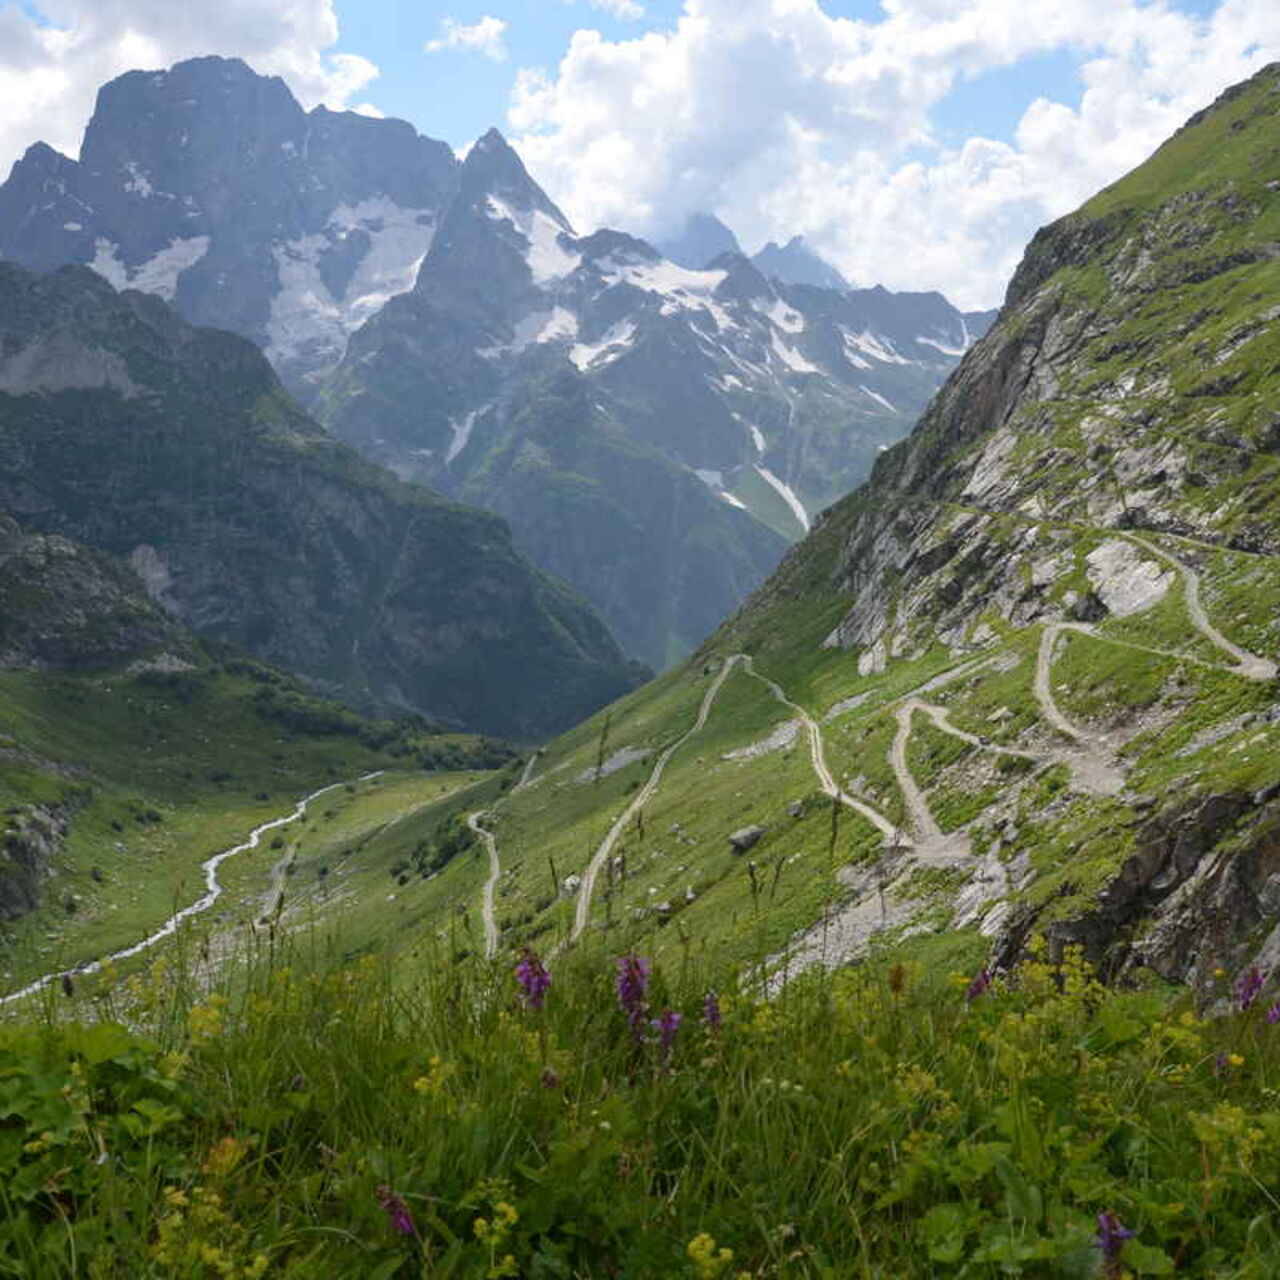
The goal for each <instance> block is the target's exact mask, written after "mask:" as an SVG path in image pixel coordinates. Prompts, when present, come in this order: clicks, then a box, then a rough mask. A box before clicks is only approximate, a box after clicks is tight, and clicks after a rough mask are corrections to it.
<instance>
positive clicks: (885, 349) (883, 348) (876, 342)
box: [841, 329, 911, 364]
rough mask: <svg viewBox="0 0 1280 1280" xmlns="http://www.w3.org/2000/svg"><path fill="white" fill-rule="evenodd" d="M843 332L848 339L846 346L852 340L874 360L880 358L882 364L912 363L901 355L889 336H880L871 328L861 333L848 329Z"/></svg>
mask: <svg viewBox="0 0 1280 1280" xmlns="http://www.w3.org/2000/svg"><path fill="white" fill-rule="evenodd" d="M841 332H842V333H843V334H844V335H845V338H846V339H847V340H848V341H847V342H846V347H847V346H848V344H849V343H850V342H851V343H852V344H853V345H854V346H855V347H856V348H857V349H858V350H859V351H861V352H863V353H864V354H865V355H868V356H870V357H871V359H872V360H879V361H880V362H881V363H882V364H910V363H911V361H910V360H907V359H905V358H904V357H903V356H900V355H899V354H898V353H897V352H896V351H895V350H894V349H893V343H891V342H890V341H889V340H888V339H887V338H878V337H877V336H876V335H875V334H874V333H872V332H871V330H870V329H864V330H863V331H862V332H861V333H850V332H849V331H848V330H847V329H842V330H841Z"/></svg>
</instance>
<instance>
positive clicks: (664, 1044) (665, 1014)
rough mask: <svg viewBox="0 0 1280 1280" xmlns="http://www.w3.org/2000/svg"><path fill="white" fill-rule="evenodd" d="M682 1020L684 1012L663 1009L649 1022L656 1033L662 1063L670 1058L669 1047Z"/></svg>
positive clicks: (673, 1041) (674, 1039)
mask: <svg viewBox="0 0 1280 1280" xmlns="http://www.w3.org/2000/svg"><path fill="white" fill-rule="evenodd" d="M683 1021H684V1014H682V1013H676V1012H675V1011H674V1010H671V1009H663V1011H662V1016H661V1017H660V1018H654V1020H653V1021H652V1022H651V1023H650V1024H649V1025H650V1026H652V1027H653V1029H654V1030H655V1031H656V1032H657V1033H658V1051H659V1053H660V1054H661V1056H662V1061H663V1063H664V1064H665V1063H667V1062H669V1061H670V1060H671V1047H672V1045H674V1044H675V1041H676V1032H677V1031H679V1030H680V1024H681V1023H682V1022H683Z"/></svg>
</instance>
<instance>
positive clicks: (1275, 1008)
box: [1267, 1000, 1280, 1027]
mask: <svg viewBox="0 0 1280 1280" xmlns="http://www.w3.org/2000/svg"><path fill="white" fill-rule="evenodd" d="M1267 1021H1268V1022H1269V1023H1270V1024H1271V1025H1272V1026H1273V1027H1274V1026H1275V1024H1276V1023H1277V1022H1280V1000H1277V1001H1276V1002H1275V1004H1273V1005H1272V1006H1271V1008H1270V1009H1268V1010H1267Z"/></svg>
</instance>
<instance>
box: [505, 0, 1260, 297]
mask: <svg viewBox="0 0 1280 1280" xmlns="http://www.w3.org/2000/svg"><path fill="white" fill-rule="evenodd" d="M1034 8H1035V12H1034V17H1032V15H1031V13H1030V6H1029V5H1028V4H1027V2H1026V0H882V9H883V11H884V16H883V17H882V18H880V19H879V20H878V21H855V20H852V19H843V18H833V17H831V16H830V15H829V14H828V13H827V12H825V11H824V10H823V8H822V7H821V5H820V4H819V2H818V0H685V5H684V10H683V13H682V15H681V17H680V19H679V21H678V22H677V24H676V25H675V26H674V27H673V28H672V29H670V30H668V31H661V32H658V31H654V32H649V33H647V34H644V35H641V36H639V37H637V38H635V39H630V40H620V41H608V40H605V39H604V38H603V36H601V35H600V34H599V33H597V32H594V31H579V32H577V33H576V34H575V35H574V37H573V40H572V42H571V44H570V47H569V49H568V51H567V52H566V54H565V56H564V58H563V60H562V61H561V63H560V65H559V67H558V68H556V69H555V71H554V72H553V73H551V74H548V73H546V72H544V71H538V70H531V69H524V70H522V71H521V72H520V73H519V75H518V76H517V81H516V86H515V89H514V91H513V95H512V100H511V103H510V107H509V117H510V121H511V124H512V127H513V129H514V130H515V131H516V133H517V134H518V135H522V136H517V138H516V145H517V146H518V147H519V149H520V151H521V153H522V154H523V155H524V157H525V159H526V161H527V162H528V163H529V165H530V168H531V169H532V170H533V172H534V174H535V175H536V176H537V177H538V179H539V181H541V182H543V183H544V184H545V185H546V186H547V187H548V189H549V191H550V192H551V194H552V195H553V197H554V198H555V199H556V200H557V201H558V202H559V203H560V204H561V205H562V206H563V207H565V208H566V212H568V213H569V214H570V216H571V217H572V218H573V220H574V222H575V224H576V225H578V226H580V227H591V226H597V225H612V226H621V227H623V228H625V229H629V230H636V231H639V232H641V233H642V234H655V235H656V234H661V233H662V232H663V231H665V230H667V229H669V228H670V227H671V226H672V225H673V224H674V223H676V222H678V221H679V220H680V219H682V218H683V217H684V215H685V214H686V213H688V212H691V211H694V210H698V209H707V210H710V211H713V212H716V213H718V214H720V216H721V217H723V218H724V219H725V220H726V221H727V222H728V223H729V224H730V225H731V226H732V227H734V229H735V230H737V231H738V233H739V235H740V236H741V238H742V239H743V240H744V242H746V243H747V244H749V245H754V244H759V243H762V242H763V241H764V240H766V239H778V238H779V237H782V236H790V235H793V234H796V233H804V234H805V235H807V236H808V238H809V239H810V241H811V242H813V243H814V245H815V246H816V247H817V248H818V249H819V250H820V251H821V252H823V253H824V254H825V255H826V256H828V257H829V258H830V259H831V260H832V261H833V262H834V263H835V264H836V265H837V266H839V267H840V269H841V270H842V271H844V272H845V274H846V275H848V276H850V277H851V278H853V279H855V280H858V281H859V282H863V283H870V282H873V281H878V282H882V283H884V284H886V285H889V286H890V287H897V288H940V289H942V290H943V291H944V292H947V293H948V294H949V295H950V296H951V297H952V298H953V299H954V300H955V301H957V302H959V303H961V304H962V305H967V306H980V305H991V304H993V303H995V302H997V301H998V300H999V298H1000V296H1001V295H1002V292H1003V286H1004V283H1005V281H1006V280H1007V278H1008V276H1009V274H1010V272H1011V271H1012V269H1013V267H1014V266H1015V265H1016V262H1017V259H1018V257H1019V256H1020V253H1021V250H1022V248H1023V245H1024V244H1025V241H1026V239H1027V238H1028V236H1029V235H1030V234H1031V232H1032V231H1034V230H1035V228H1036V227H1037V226H1039V225H1040V224H1042V223H1043V222H1045V221H1047V220H1049V219H1050V218H1052V217H1056V216H1058V215H1060V214H1062V213H1065V212H1067V211H1068V210H1070V209H1071V208H1073V207H1075V206H1076V205H1077V204H1079V203H1080V202H1081V201H1082V200H1083V199H1085V198H1086V197H1087V196H1088V195H1090V194H1091V193H1092V192H1094V191H1096V190H1097V189H1098V188H1099V187H1101V186H1103V185H1105V184H1106V183H1108V182H1111V181H1114V180H1115V179H1116V178H1118V177H1119V176H1121V175H1122V174H1123V173H1125V172H1126V171H1127V170H1128V169H1130V168H1132V167H1133V166H1134V165H1135V164H1137V163H1139V162H1140V161H1141V160H1143V159H1144V158H1145V157H1146V156H1147V155H1148V154H1149V153H1150V152H1151V151H1152V150H1153V149H1154V148H1155V147H1156V146H1157V145H1158V144H1159V143H1160V142H1161V141H1162V140H1163V139H1164V138H1165V137H1167V136H1168V135H1169V134H1170V133H1172V132H1173V130H1174V129H1176V128H1177V127H1178V125H1180V124H1181V123H1182V122H1183V121H1184V120H1185V119H1186V117H1187V116H1189V115H1190V114H1191V113H1192V112H1194V111H1196V110H1198V109H1199V108H1201V107H1202V106H1204V105H1206V104H1207V103H1208V102H1209V101H1211V100H1212V98H1213V97H1214V96H1215V95H1216V94H1217V93H1218V92H1220V91H1221V90H1222V89H1223V88H1225V87H1226V86H1227V85H1228V84H1231V83H1233V82H1235V81H1237V80H1240V79H1243V78H1244V77H1246V76H1247V75H1249V74H1250V73H1251V72H1252V71H1254V70H1256V69H1257V68H1258V67H1259V66H1261V65H1262V64H1263V63H1265V62H1267V61H1268V60H1270V59H1274V58H1276V57H1278V56H1280V5H1276V4H1275V3H1274V0H1223V2H1222V3H1221V4H1220V5H1219V6H1218V8H1217V9H1216V10H1215V11H1214V12H1213V14H1212V15H1211V16H1210V17H1209V18H1207V19H1200V18H1196V17H1192V16H1189V15H1187V14H1186V13H1183V12H1180V11H1179V10H1178V9H1177V8H1176V6H1175V4H1174V3H1173V0H1056V2H1055V3H1054V4H1053V5H1036V6H1034ZM1061 50H1065V51H1067V52H1068V53H1069V54H1070V55H1072V56H1073V57H1074V58H1076V59H1077V60H1078V62H1079V66H1080V81H1081V86H1082V87H1081V90H1080V92H1079V93H1078V94H1076V95H1074V97H1073V100H1070V101H1063V102H1054V101H1050V100H1048V99H1046V98H1040V99H1038V100H1036V101H1034V102H1033V103H1032V104H1031V106H1030V107H1029V108H1028V109H1027V111H1026V112H1025V114H1024V115H1023V117H1022V119H1021V120H1020V121H1019V122H1018V124H1017V128H1016V131H1015V132H1014V134H1013V137H1012V140H1011V141H998V140H990V139H983V138H979V137H973V138H969V139H967V140H965V141H963V142H961V143H958V144H949V145H947V144H944V143H943V142H941V141H940V140H939V129H940V128H941V126H942V125H944V124H945V123H946V110H947V105H946V99H947V96H948V94H949V93H950V92H951V90H952V89H953V88H955V87H956V86H957V85H958V84H960V83H961V82H962V81H964V80H968V79H973V78H975V77H980V76H982V75H984V74H987V73H991V72H1001V71H1004V72H1008V73H1009V74H1016V71H1017V68H1018V65H1019V63H1020V62H1022V60H1023V59H1026V58H1028V57H1031V56H1033V55H1037V54H1044V53H1047V52H1052V51H1061Z"/></svg>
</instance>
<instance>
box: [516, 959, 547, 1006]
mask: <svg viewBox="0 0 1280 1280" xmlns="http://www.w3.org/2000/svg"><path fill="white" fill-rule="evenodd" d="M516 981H517V982H518V983H519V984H520V989H521V990H522V991H523V992H524V1002H525V1004H527V1005H528V1006H529V1008H530V1009H541V1008H542V1005H543V1001H545V1000H546V998H547V988H548V987H550V986H551V975H550V974H549V973H548V972H547V969H546V966H545V965H544V964H543V963H542V961H541V960H539V959H538V957H537V956H536V955H534V953H533V952H532V951H531V950H530V949H529V948H528V947H525V949H524V951H523V952H521V954H520V962H519V963H518V964H517V965H516Z"/></svg>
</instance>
